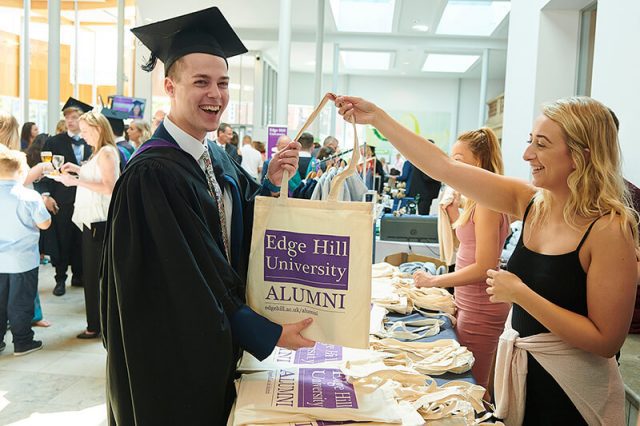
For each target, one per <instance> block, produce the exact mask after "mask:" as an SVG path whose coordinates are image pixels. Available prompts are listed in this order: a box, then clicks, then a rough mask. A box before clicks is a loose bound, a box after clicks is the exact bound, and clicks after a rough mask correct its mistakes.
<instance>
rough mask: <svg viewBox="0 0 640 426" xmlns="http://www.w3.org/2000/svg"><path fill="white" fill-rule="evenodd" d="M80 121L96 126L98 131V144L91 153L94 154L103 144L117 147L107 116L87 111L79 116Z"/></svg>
mask: <svg viewBox="0 0 640 426" xmlns="http://www.w3.org/2000/svg"><path fill="white" fill-rule="evenodd" d="M80 121H84V122H85V123H87V124H88V125H89V126H91V127H95V128H97V129H98V133H100V136H99V138H98V146H97V147H96V149H95V151H94V152H93V155H96V154H97V153H98V151H100V150H101V149H102V148H103V147H104V146H105V145H110V146H112V147H114V148H116V149H117V146H116V141H115V139H114V138H113V131H112V130H111V125H110V124H109V120H107V117H105V116H104V115H102V114H100V113H99V112H93V111H89V112H85V113H84V114H82V115H81V116H80ZM93 155H92V156H93Z"/></svg>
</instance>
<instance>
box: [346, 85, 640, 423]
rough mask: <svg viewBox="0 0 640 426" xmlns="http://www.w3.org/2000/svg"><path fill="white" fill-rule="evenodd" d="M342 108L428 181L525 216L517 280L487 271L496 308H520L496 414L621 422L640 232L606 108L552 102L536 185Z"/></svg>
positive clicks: (503, 346)
mask: <svg viewBox="0 0 640 426" xmlns="http://www.w3.org/2000/svg"><path fill="white" fill-rule="evenodd" d="M335 101H336V105H337V106H338V107H339V108H340V114H342V115H343V116H344V117H345V118H346V119H347V120H349V119H351V118H352V117H355V119H356V122H358V123H362V124H372V125H373V126H375V127H376V128H377V129H378V130H380V131H381V132H382V134H384V135H385V136H386V137H387V138H388V139H389V140H390V141H392V143H393V144H394V145H395V147H396V148H398V150H399V151H400V152H401V153H402V154H404V155H405V157H407V159H408V160H409V161H411V162H412V163H413V164H415V165H416V166H417V167H418V168H420V169H422V170H423V171H424V172H425V173H428V174H429V175H430V176H433V177H434V178H436V179H439V180H442V181H444V182H445V183H447V184H449V185H450V186H452V187H453V188H455V189H457V190H458V191H460V192H461V193H463V194H465V195H467V196H468V197H469V198H471V199H473V200H475V201H476V202H477V203H478V204H481V205H485V206H487V207H488V208H490V209H491V210H494V211H498V212H503V213H507V214H509V215H511V216H515V217H519V218H522V219H523V230H522V235H521V238H520V241H519V242H518V245H517V246H516V249H515V251H514V252H513V255H512V256H511V258H510V260H509V263H508V271H504V270H503V271H500V270H493V269H492V270H489V271H488V275H489V278H488V279H487V284H488V285H489V286H488V288H487V293H488V294H489V295H490V300H491V301H492V302H497V303H513V308H512V311H511V314H510V318H509V319H507V321H506V323H505V332H504V333H503V334H502V336H501V340H500V343H499V345H498V353H497V358H496V375H495V394H496V402H497V413H496V414H497V415H499V416H500V417H502V418H505V420H506V422H507V424H521V423H525V424H550V422H553V424H563V425H569V424H570V425H576V424H585V423H589V424H607V425H609V424H612V425H613V424H624V386H623V383H622V379H621V377H620V372H619V370H618V366H617V363H616V361H615V358H614V355H615V354H616V352H618V351H619V350H620V347H621V346H622V344H623V343H624V340H625V338H626V335H627V331H628V330H629V323H630V321H631V315H632V312H633V303H634V301H635V297H634V294H635V291H636V278H637V276H636V273H637V271H636V261H635V250H634V247H635V246H636V245H637V242H638V235H637V218H636V216H635V214H634V213H633V211H632V210H631V208H630V200H629V196H628V192H627V190H626V188H625V186H624V183H623V179H622V174H621V170H620V165H621V159H620V150H619V145H618V140H617V132H616V127H615V124H614V120H613V117H612V115H611V114H610V112H609V110H608V109H607V107H605V106H604V105H602V104H601V103H600V102H598V101H596V100H594V99H591V98H587V97H573V98H567V99H560V100H557V101H555V102H553V103H551V104H549V105H546V106H545V107H544V108H543V110H542V114H541V115H540V116H539V117H538V118H537V119H536V120H535V122H534V125H533V130H532V131H531V133H530V134H529V145H528V146H527V148H526V149H525V152H524V156H523V158H524V160H525V161H527V162H528V163H529V165H530V166H531V174H532V182H531V183H527V182H524V181H521V180H518V179H515V178H510V177H505V176H500V175H498V174H495V173H491V172H489V171H487V170H483V169H481V168H479V167H472V166H470V165H468V164H464V163H462V162H459V161H455V160H453V159H449V158H447V157H446V155H444V153H443V152H442V151H440V150H439V149H437V147H435V146H433V145H432V144H430V143H428V142H427V141H426V140H425V139H423V138H422V137H420V136H418V135H416V134H414V133H412V132H411V131H410V130H407V129H406V128H405V127H403V126H402V125H401V124H399V123H398V122H396V121H395V120H393V119H392V118H391V117H390V116H389V115H388V114H386V113H385V112H384V111H383V110H381V109H380V108H378V107H377V106H376V105H374V104H372V103H370V102H367V101H365V100H363V99H360V98H354V97H338V98H337V99H336V100H335ZM525 355H526V356H525ZM523 376H524V377H523ZM525 379H526V382H525Z"/></svg>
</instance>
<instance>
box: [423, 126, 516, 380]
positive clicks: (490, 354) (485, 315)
mask: <svg viewBox="0 0 640 426" xmlns="http://www.w3.org/2000/svg"><path fill="white" fill-rule="evenodd" d="M451 157H452V158H453V159H454V160H456V161H461V162H463V163H466V164H469V165H472V166H476V167H481V168H483V169H485V170H488V171H490V172H493V173H498V174H503V165H502V154H501V151H500V145H499V143H498V138H497V137H496V135H495V134H494V133H493V131H492V130H491V129H489V128H486V127H483V128H481V129H478V130H473V131H469V132H466V133H463V134H462V135H460V137H459V138H458V141H457V142H456V143H455V144H454V145H453V148H452V150H451ZM458 198H459V197H456V198H455V200H454V202H453V203H452V204H451V205H449V206H448V207H447V213H448V214H449V217H450V218H451V220H452V221H453V225H452V226H453V228H454V229H455V232H456V236H457V237H458V240H460V247H459V248H458V253H457V255H456V270H455V272H453V273H450V274H445V275H430V274H428V273H426V272H416V273H415V274H414V280H415V284H416V286H418V287H454V288H455V301H456V306H457V308H458V313H457V319H458V322H457V334H458V339H459V340H460V344H462V345H464V346H466V347H467V348H468V349H469V350H470V351H471V352H473V355H474V357H475V359H476V361H475V364H474V365H473V369H472V373H473V377H474V378H475V379H476V381H477V382H478V384H479V385H481V386H483V387H484V388H485V389H489V388H488V386H489V384H490V383H489V376H490V373H491V370H492V365H493V358H494V356H495V353H496V348H497V345H498V338H499V337H500V334H501V333H502V331H503V328H504V322H505V320H506V318H507V314H508V313H509V309H510V307H511V306H510V305H509V304H507V303H492V302H490V301H489V295H488V294H487V292H486V288H487V284H486V282H485V281H486V279H487V270H488V269H495V268H496V267H497V266H498V264H499V259H500V253H501V251H502V247H503V246H504V242H505V239H506V238H507V235H509V217H508V216H507V215H505V214H501V213H497V212H495V211H492V210H489V209H488V208H486V207H483V206H481V205H476V203H475V201H473V200H471V199H466V200H465V202H464V209H463V210H462V213H460V211H459V209H458V201H457V199H458Z"/></svg>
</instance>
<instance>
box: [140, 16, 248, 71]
mask: <svg viewBox="0 0 640 426" xmlns="http://www.w3.org/2000/svg"><path fill="white" fill-rule="evenodd" d="M131 32H132V33H133V34H134V35H135V36H136V37H137V38H138V39H139V40H140V41H141V42H142V44H144V45H145V46H147V47H148V48H149V50H150V51H151V57H150V58H149V61H148V62H147V63H146V64H145V65H144V66H143V67H142V69H144V70H145V71H151V70H152V69H153V68H154V67H155V63H156V59H160V60H161V61H162V62H163V63H164V69H165V74H166V72H167V70H168V69H169V68H170V67H171V65H172V64H173V63H174V62H175V61H176V60H178V59H180V58H181V57H183V56H184V55H188V54H189V53H208V54H210V55H214V56H220V57H221V58H224V59H225V60H226V59H227V58H230V57H232V56H236V55H240V54H242V53H246V52H247V48H246V47H245V46H244V44H242V41H240V39H239V38H238V35H237V34H236V33H235V31H233V28H231V25H229V23H228V22H227V20H226V19H225V17H224V16H223V15H222V12H220V9H218V8H217V7H210V8H208V9H204V10H199V11H197V12H193V13H189V14H187V15H182V16H177V17H175V18H170V19H166V20H164V21H159V22H154V23H152V24H148V25H144V26H142V27H137V28H132V29H131Z"/></svg>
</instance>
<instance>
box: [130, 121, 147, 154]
mask: <svg viewBox="0 0 640 426" xmlns="http://www.w3.org/2000/svg"><path fill="white" fill-rule="evenodd" d="M127 135H128V136H129V142H131V144H132V145H133V146H134V147H135V148H136V149H138V148H140V145H142V144H143V143H145V142H146V141H148V140H149V139H151V127H150V126H149V123H147V122H146V121H144V120H133V121H132V122H131V124H129V128H128V129H127Z"/></svg>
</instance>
